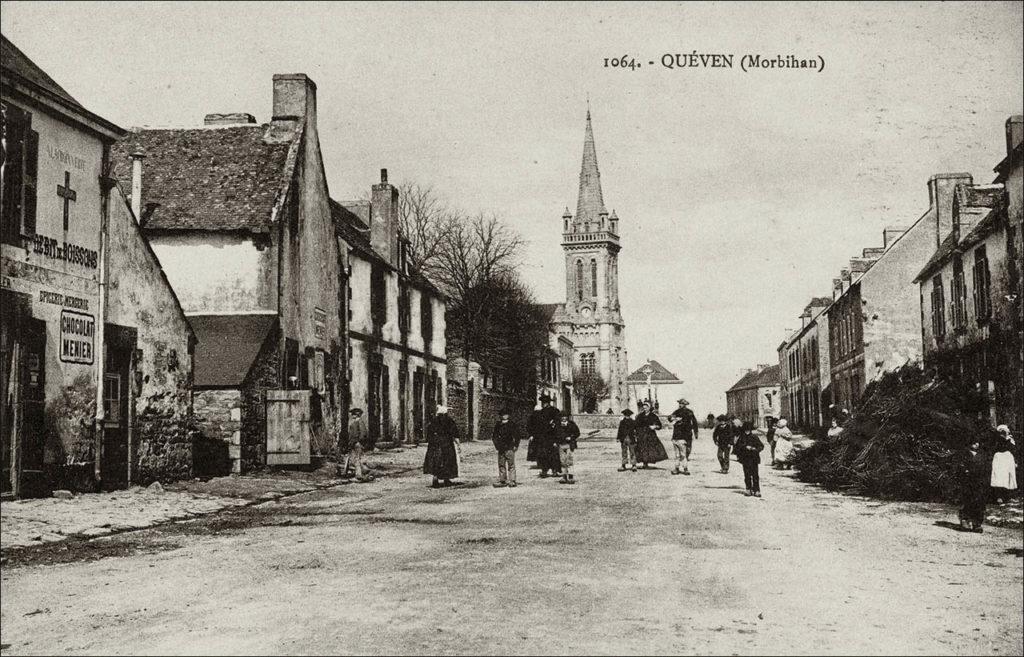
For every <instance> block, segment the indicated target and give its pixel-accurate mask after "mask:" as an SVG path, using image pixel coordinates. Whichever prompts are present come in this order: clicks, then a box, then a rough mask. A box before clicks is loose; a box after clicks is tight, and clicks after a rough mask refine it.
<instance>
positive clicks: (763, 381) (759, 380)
mask: <svg viewBox="0 0 1024 657" xmlns="http://www.w3.org/2000/svg"><path fill="white" fill-rule="evenodd" d="M781 372H782V370H781V369H780V367H779V366H778V365H769V366H768V367H766V368H764V369H763V370H761V371H758V370H753V371H750V372H747V373H746V374H744V375H743V376H741V377H740V380H739V381H737V382H736V383H734V384H733V385H732V387H731V388H729V389H728V390H727V391H726V392H737V391H739V390H748V389H750V388H769V387H771V386H777V385H779V383H780V382H781Z"/></svg>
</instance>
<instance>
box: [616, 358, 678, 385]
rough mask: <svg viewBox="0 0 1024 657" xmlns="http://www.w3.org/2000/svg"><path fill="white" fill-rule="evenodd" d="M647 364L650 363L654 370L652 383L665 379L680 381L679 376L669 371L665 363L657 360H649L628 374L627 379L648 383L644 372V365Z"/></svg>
mask: <svg viewBox="0 0 1024 657" xmlns="http://www.w3.org/2000/svg"><path fill="white" fill-rule="evenodd" d="M647 364H650V366H651V369H652V370H654V371H653V372H652V373H651V383H657V382H659V381H661V382H664V381H678V380H679V377H677V376H676V375H675V374H673V373H672V372H669V371H668V368H666V367H665V366H664V365H662V364H661V363H659V362H658V361H656V360H649V361H647V363H645V364H644V365H643V366H642V367H640V368H639V369H637V370H636V371H635V372H633V373H632V374H630V375H629V376H627V377H626V381H632V382H638V383H647V375H646V374H644V372H643V369H644V367H646V366H647Z"/></svg>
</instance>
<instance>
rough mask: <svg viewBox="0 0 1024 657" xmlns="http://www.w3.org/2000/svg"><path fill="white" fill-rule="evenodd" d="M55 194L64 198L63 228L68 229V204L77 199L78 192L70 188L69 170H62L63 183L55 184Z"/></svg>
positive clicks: (69, 207)
mask: <svg viewBox="0 0 1024 657" xmlns="http://www.w3.org/2000/svg"><path fill="white" fill-rule="evenodd" d="M57 196H59V197H61V198H62V199H64V230H67V229H68V216H69V215H68V213H69V211H70V209H71V206H70V204H71V203H73V202H75V201H76V200H77V199H78V193H77V192H75V190H73V189H71V172H70V171H65V172H64V184H63V185H57Z"/></svg>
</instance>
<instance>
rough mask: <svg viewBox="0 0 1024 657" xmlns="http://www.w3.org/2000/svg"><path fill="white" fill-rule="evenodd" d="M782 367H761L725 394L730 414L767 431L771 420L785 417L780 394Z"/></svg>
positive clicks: (750, 372) (740, 380) (744, 376)
mask: <svg viewBox="0 0 1024 657" xmlns="http://www.w3.org/2000/svg"><path fill="white" fill-rule="evenodd" d="M780 374H781V372H780V367H779V366H778V365H758V366H757V369H754V370H750V371H748V372H747V373H746V374H744V375H743V376H742V377H740V379H739V381H737V382H736V383H734V384H733V386H732V387H731V388H729V389H728V390H727V391H726V392H725V402H726V407H727V409H728V413H729V414H730V415H733V416H735V417H737V418H739V419H740V420H743V421H750V422H753V423H754V426H755V427H758V428H762V429H767V428H768V418H772V419H778V418H779V417H780V416H784V413H782V405H781V395H780V394H779V384H780Z"/></svg>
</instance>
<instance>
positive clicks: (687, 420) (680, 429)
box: [668, 397, 699, 475]
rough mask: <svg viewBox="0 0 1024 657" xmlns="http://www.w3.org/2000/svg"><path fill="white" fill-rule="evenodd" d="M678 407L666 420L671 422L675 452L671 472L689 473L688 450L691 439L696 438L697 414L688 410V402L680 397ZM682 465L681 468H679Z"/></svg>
mask: <svg viewBox="0 0 1024 657" xmlns="http://www.w3.org/2000/svg"><path fill="white" fill-rule="evenodd" d="M678 403H679V408H677V409H676V410H674V411H672V414H671V415H669V416H668V421H669V422H671V423H672V447H673V449H675V452H676V467H675V469H674V470H673V471H672V474H674V475H677V474H684V475H688V474H690V451H691V450H692V449H693V441H694V440H696V438H697V432H698V430H699V425H698V424H697V416H696V415H694V414H693V411H691V410H690V408H689V405H690V402H688V401H686V399H684V398H682V397H680V398H679V399H678ZM680 466H682V470H680Z"/></svg>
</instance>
